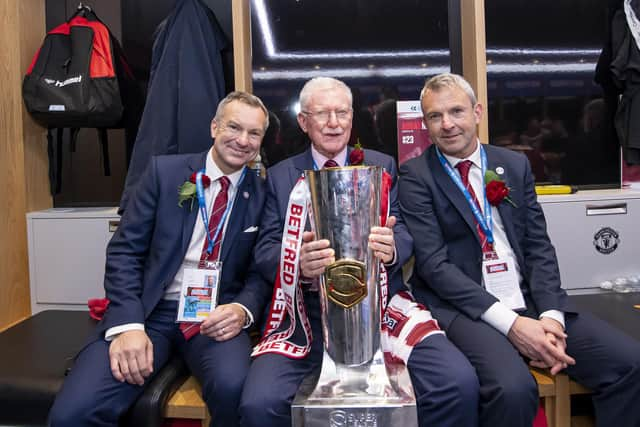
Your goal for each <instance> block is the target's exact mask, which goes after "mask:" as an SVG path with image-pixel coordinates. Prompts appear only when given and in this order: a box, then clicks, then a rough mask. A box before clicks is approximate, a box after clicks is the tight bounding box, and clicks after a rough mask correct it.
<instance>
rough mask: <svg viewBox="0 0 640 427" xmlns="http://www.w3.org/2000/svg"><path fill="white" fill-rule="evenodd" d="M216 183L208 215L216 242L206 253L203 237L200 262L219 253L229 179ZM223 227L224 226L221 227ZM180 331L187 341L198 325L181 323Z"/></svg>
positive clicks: (209, 231) (210, 231) (208, 259)
mask: <svg viewBox="0 0 640 427" xmlns="http://www.w3.org/2000/svg"><path fill="white" fill-rule="evenodd" d="M218 182H220V191H218V195H217V196H216V199H215V200H214V202H213V206H212V207H211V215H209V230H208V234H209V237H210V238H211V239H213V238H215V239H216V241H215V242H213V249H212V251H211V253H208V252H207V249H209V238H207V237H206V236H205V239H204V244H203V246H202V253H201V255H200V262H201V263H202V262H203V261H215V260H217V259H218V254H219V253H220V242H222V236H223V233H222V229H221V230H220V233H219V234H218V236H215V234H216V229H217V228H218V225H219V224H220V220H221V219H222V214H223V213H224V211H225V209H226V208H227V202H228V201H229V183H230V181H229V178H227V177H226V176H224V175H223V176H221V177H220V178H218ZM223 227H224V225H223ZM180 330H181V331H182V334H183V335H184V338H185V339H187V340H189V339H191V338H192V337H193V336H194V335H196V334H197V333H198V332H200V323H198V322H182V323H180Z"/></svg>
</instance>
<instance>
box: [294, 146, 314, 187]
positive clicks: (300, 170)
mask: <svg viewBox="0 0 640 427" xmlns="http://www.w3.org/2000/svg"><path fill="white" fill-rule="evenodd" d="M292 160H293V166H294V167H293V168H290V169H289V174H290V175H289V179H290V180H291V183H292V185H291V188H293V186H294V185H295V184H296V182H298V178H300V177H301V176H302V174H304V171H305V170H313V156H312V155H311V148H308V149H307V150H306V151H304V152H303V153H302V154H300V155H299V156H296V157H294V158H293V159H292Z"/></svg>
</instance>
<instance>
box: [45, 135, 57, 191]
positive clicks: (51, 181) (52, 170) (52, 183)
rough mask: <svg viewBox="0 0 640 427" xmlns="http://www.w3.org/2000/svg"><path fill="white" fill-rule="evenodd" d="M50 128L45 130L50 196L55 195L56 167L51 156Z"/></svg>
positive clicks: (51, 139) (51, 140)
mask: <svg viewBox="0 0 640 427" xmlns="http://www.w3.org/2000/svg"><path fill="white" fill-rule="evenodd" d="M52 130H53V129H52V128H47V158H48V159H49V192H50V193H51V195H52V196H55V194H56V184H55V182H56V165H55V163H54V161H53V160H54V159H53V155H54V149H53V133H52V132H51V131H52Z"/></svg>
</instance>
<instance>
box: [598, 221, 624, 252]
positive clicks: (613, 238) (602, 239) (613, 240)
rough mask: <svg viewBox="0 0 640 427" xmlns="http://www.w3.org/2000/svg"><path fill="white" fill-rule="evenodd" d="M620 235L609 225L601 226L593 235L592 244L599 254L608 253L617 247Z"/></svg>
mask: <svg viewBox="0 0 640 427" xmlns="http://www.w3.org/2000/svg"><path fill="white" fill-rule="evenodd" d="M619 244H620V235H619V234H618V232H617V231H616V230H614V229H613V228H611V227H603V228H601V229H600V230H598V232H597V233H596V234H594V235H593V245H594V246H595V247H596V250H597V251H598V252H600V253H601V254H605V255H608V254H610V253H611V252H613V251H615V250H616V249H618V245H619Z"/></svg>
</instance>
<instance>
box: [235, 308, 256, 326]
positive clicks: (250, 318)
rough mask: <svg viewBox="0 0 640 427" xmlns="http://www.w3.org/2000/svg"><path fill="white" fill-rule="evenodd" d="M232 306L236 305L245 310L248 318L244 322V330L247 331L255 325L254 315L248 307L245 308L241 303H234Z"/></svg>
mask: <svg viewBox="0 0 640 427" xmlns="http://www.w3.org/2000/svg"><path fill="white" fill-rule="evenodd" d="M231 304H234V305H237V306H240V307H242V309H243V310H244V312H245V313H246V315H247V318H246V319H245V320H244V325H243V326H242V329H247V328H248V327H249V326H251V325H253V314H251V312H250V311H249V309H248V308H247V307H245V306H244V305H242V304H240V303H239V302H232V303H231Z"/></svg>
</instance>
